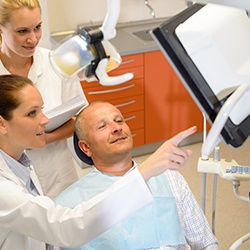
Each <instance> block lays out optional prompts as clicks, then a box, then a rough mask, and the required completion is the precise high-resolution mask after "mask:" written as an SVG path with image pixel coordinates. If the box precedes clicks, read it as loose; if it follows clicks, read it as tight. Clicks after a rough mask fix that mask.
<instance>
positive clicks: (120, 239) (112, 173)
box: [56, 102, 218, 250]
mask: <svg viewBox="0 0 250 250" xmlns="http://www.w3.org/2000/svg"><path fill="white" fill-rule="evenodd" d="M190 130H191V131H192V132H190ZM194 131H195V129H194V128H190V129H189V130H186V131H183V132H182V133H180V134H178V135H177V136H175V137H173V138H174V139H170V140H169V145H168V146H166V147H165V149H164V150H165V151H166V152H167V155H168V157H167V159H166V164H168V163H167V162H168V161H170V162H173V164H177V165H178V162H181V161H183V159H182V158H183V157H184V155H185V153H186V151H185V150H184V149H181V148H179V147H178V145H175V143H172V142H171V140H173V141H176V140H177V141H178V140H182V139H183V137H186V136H188V135H190V134H192V133H193V132H194ZM75 132H76V134H77V136H78V138H79V142H78V146H79V148H80V149H81V151H82V152H84V153H85V154H86V155H87V156H88V157H91V159H92V160H93V163H94V165H93V168H92V170H91V171H90V173H88V174H87V175H85V176H84V177H82V178H81V179H79V180H78V181H77V182H76V183H74V184H73V185H72V186H70V187H69V188H67V189H66V190H65V191H64V192H63V193H62V194H60V195H59V196H58V197H57V199H56V202H57V203H59V204H61V205H64V206H69V207H74V206H76V205H77V204H78V203H80V202H81V201H82V200H86V201H87V200H88V199H90V198H91V197H93V196H95V195H96V194H98V193H100V192H102V191H103V190H105V189H107V188H108V187H109V186H110V185H111V184H112V183H114V182H115V181H117V180H118V179H119V178H121V176H123V175H125V174H126V173H128V172H129V171H133V169H134V168H136V167H138V164H136V163H135V162H134V161H133V160H132V156H131V149H132V147H133V139H132V135H131V132H130V129H129V127H128V125H127V124H126V122H125V121H124V118H123V116H122V114H121V112H120V111H119V110H118V109H117V108H116V107H114V106H113V105H111V104H110V103H107V102H94V103H91V104H90V105H89V106H88V107H87V108H85V109H84V110H83V111H82V112H81V113H80V114H79V115H78V116H77V118H76V122H75ZM183 134H184V135H185V136H183ZM179 138H182V139H179ZM176 169H178V167H177V168H176ZM148 186H149V188H150V190H151V192H152V195H153V197H154V201H153V202H152V203H151V204H150V205H148V206H147V207H145V208H143V209H141V210H139V211H138V212H136V213H135V214H133V215H131V216H130V217H128V218H127V219H125V220H124V221H123V222H121V223H119V224H117V225H116V226H115V227H113V228H112V229H110V230H109V231H107V232H105V233H103V234H102V235H100V236H99V237H97V238H96V239H94V240H92V241H91V242H89V243H88V244H86V245H84V246H81V247H79V248H74V249H84V250H90V249H91V250H99V249H100V250H103V249H105V250H106V249H107V250H131V249H135V250H138V249H161V250H166V249H185V250H186V249H211V250H215V249H218V242H217V240H216V238H215V237H214V235H213V234H212V232H211V230H210V228H209V225H208V222H207V220H206V218H205V216H204V214H203V212H202V210H201V209H200V207H199V205H198V204H197V202H196V200H195V198H194V196H193V194H192V193H191V190H190V189H189V187H188V185H187V183H186V181H185V180H184V178H183V177H182V175H181V174H180V173H179V172H178V171H174V170H170V169H169V170H167V171H166V172H165V173H164V174H161V175H159V176H157V177H153V178H151V179H150V180H149V181H148ZM123 199H126V196H124V197H121V200H123ZM131 206H133V204H131ZM104 209H106V208H104ZM120 209H122V207H121V208H120ZM107 220H109V218H103V221H100V223H105V221H107ZM72 237H74V234H73V233H72Z"/></svg>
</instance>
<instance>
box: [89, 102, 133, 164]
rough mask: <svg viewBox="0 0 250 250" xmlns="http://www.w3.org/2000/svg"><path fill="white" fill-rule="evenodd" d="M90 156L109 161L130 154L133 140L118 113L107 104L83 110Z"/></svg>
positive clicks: (98, 104) (99, 104)
mask: <svg viewBox="0 0 250 250" xmlns="http://www.w3.org/2000/svg"><path fill="white" fill-rule="evenodd" d="M85 111H86V112H87V113H86V114H85V115H86V116H85V117H86V118H87V126H86V127H87V140H88V147H89V149H90V152H91V153H90V156H91V157H92V158H93V159H94V158H98V159H103V160H106V161H109V160H111V159H114V158H116V157H123V156H124V154H125V155H126V154H128V153H130V150H131V148H132V147H133V139H132V135H131V132H130V129H129V127H128V125H127V124H126V122H125V121H124V118H123V116H122V114H121V113H120V111H119V110H118V109H117V108H116V107H114V106H113V105H110V104H109V103H97V104H95V105H94V106H91V107H89V108H88V109H86V110H85Z"/></svg>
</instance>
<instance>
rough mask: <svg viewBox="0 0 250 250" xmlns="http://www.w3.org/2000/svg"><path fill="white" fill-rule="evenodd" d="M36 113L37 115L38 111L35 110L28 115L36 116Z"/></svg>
mask: <svg viewBox="0 0 250 250" xmlns="http://www.w3.org/2000/svg"><path fill="white" fill-rule="evenodd" d="M35 115H36V111H35V110H34V111H31V112H29V114H28V116H30V117H34V116H35Z"/></svg>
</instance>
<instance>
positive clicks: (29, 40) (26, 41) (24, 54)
mask: <svg viewBox="0 0 250 250" xmlns="http://www.w3.org/2000/svg"><path fill="white" fill-rule="evenodd" d="M0 34H1V48H0V74H16V75H21V76H25V77H28V78H30V79H31V80H32V82H33V83H34V84H35V85H36V87H37V88H38V89H39V91H40V93H41V95H42V97H43V100H44V110H49V109H52V108H54V107H57V106H59V105H61V104H63V103H65V102H67V101H68V100H70V99H72V98H73V97H75V96H76V95H80V96H82V97H83V98H84V99H85V100H86V98H85V96H84V93H83V91H82V88H81V85H80V83H79V82H78V81H75V80H72V79H61V78H60V77H59V76H58V75H57V74H56V73H55V72H54V70H53V69H52V67H51V65H50V61H49V50H47V49H44V48H41V47H38V44H39V41H40V39H41V36H42V20H41V7H40V4H39V1H38V0H12V1H6V0H0ZM86 103H88V102H87V100H86ZM73 124H74V121H73V119H71V120H70V121H69V122H67V123H66V124H64V125H63V126H61V127H60V128H58V129H56V130H54V131H53V132H51V133H46V135H45V139H46V140H45V141H46V145H45V147H43V148H42V149H32V150H27V151H26V154H27V155H28V156H29V158H30V159H31V161H32V165H33V166H34V169H35V171H36V174H37V176H38V178H39V181H40V184H41V187H42V189H43V193H44V194H45V195H48V196H49V197H51V198H54V197H55V196H57V195H58V194H59V193H61V192H62V191H63V190H64V189H65V188H66V187H68V186H69V185H70V184H72V183H73V182H75V181H76V180H77V179H78V175H77V170H76V167H79V166H78V165H77V164H76V161H75V160H74V158H73V156H72V153H71V151H70V149H69V148H68V143H67V138H70V137H72V135H73V131H74V125H73ZM74 166H75V167H74Z"/></svg>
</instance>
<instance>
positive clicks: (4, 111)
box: [0, 75, 34, 120]
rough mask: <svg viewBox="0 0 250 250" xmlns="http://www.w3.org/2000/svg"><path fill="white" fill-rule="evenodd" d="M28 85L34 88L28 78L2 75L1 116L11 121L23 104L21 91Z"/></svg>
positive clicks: (0, 81) (0, 89) (0, 92)
mask: <svg viewBox="0 0 250 250" xmlns="http://www.w3.org/2000/svg"><path fill="white" fill-rule="evenodd" d="M27 85H32V86H34V84H33V82H32V81H31V80H30V79H28V78H27V77H23V76H18V75H0V115H1V116H2V117H3V118H4V119H5V120H11V118H12V114H13V111H14V110H15V109H16V108H17V107H18V106H19V105H20V104H21V101H20V98H19V97H20V91H21V90H22V89H23V88H24V87H26V86H27Z"/></svg>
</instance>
